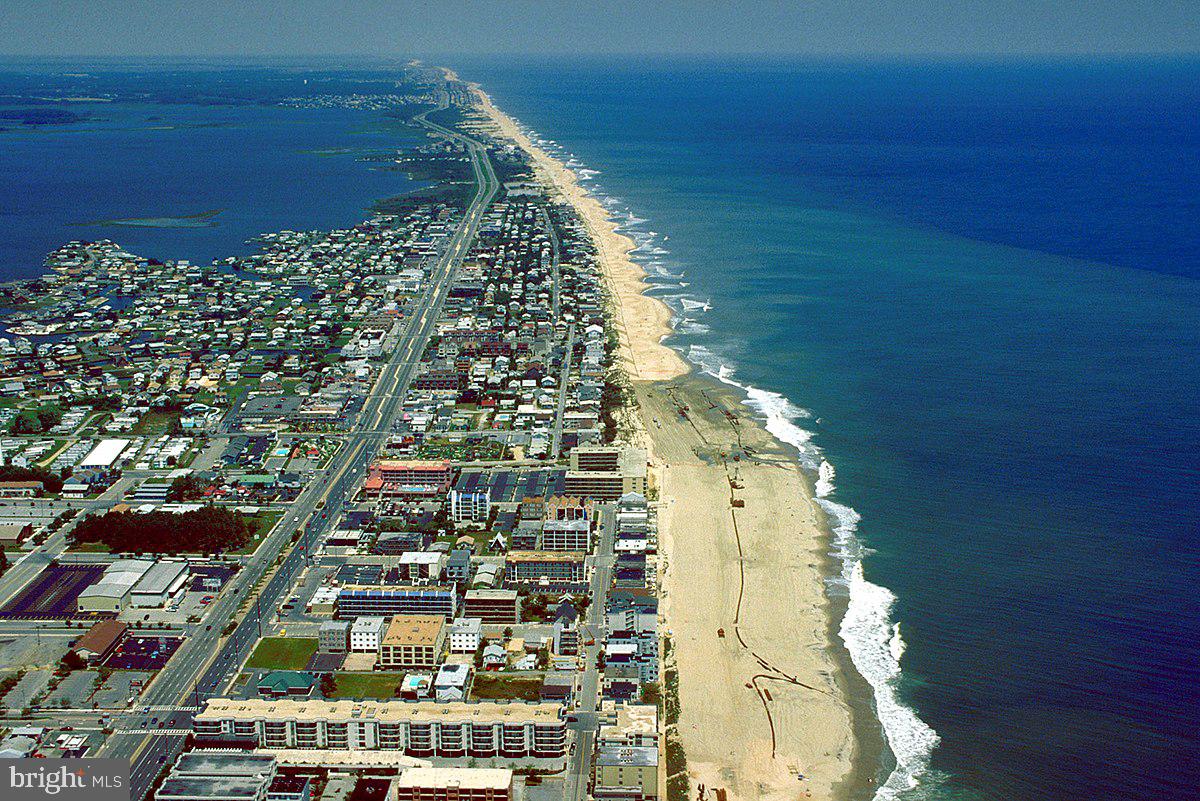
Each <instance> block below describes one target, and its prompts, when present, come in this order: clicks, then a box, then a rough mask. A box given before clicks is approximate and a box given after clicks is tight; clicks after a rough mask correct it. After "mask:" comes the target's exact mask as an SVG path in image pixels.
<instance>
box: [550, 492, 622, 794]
mask: <svg viewBox="0 0 1200 801" xmlns="http://www.w3.org/2000/svg"><path fill="white" fill-rule="evenodd" d="M597 508H598V509H599V510H600V542H599V543H598V544H597V546H596V556H595V558H594V559H593V561H592V587H591V596H592V602H591V604H590V605H589V606H588V608H587V614H586V616H585V618H584V621H583V625H582V626H581V631H580V639H581V641H582V642H583V643H585V645H584V646H583V654H584V670H583V675H582V676H580V678H579V692H578V694H577V696H576V701H575V703H576V708H575V711H574V713H573V714H574V715H575V717H576V718H577V720H576V721H575V722H571V723H568V724H567V726H568V728H570V729H572V730H574V731H575V750H574V751H573V752H572V753H571V755H570V757H569V759H568V761H567V773H566V780H565V781H564V782H563V801H584V799H586V798H587V796H588V782H589V781H590V780H591V776H592V753H593V752H594V751H595V749H596V733H597V728H598V726H599V722H600V721H599V718H600V716H599V714H598V711H599V708H600V671H599V670H598V669H597V667H596V663H597V660H598V659H599V657H600V651H601V645H600V644H601V643H602V642H603V641H604V609H605V607H607V606H608V590H609V588H610V587H611V586H612V578H613V567H614V565H615V564H616V557H615V556H614V555H613V543H614V542H615V541H616V537H617V534H616V531H617V511H616V507H615V506H614V505H613V504H603V505H600V506H598V507H597ZM589 640H591V641H592V642H593V643H594V644H593V645H586V643H587V642H588V641H589Z"/></svg>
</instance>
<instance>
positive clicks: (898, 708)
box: [531, 132, 938, 801]
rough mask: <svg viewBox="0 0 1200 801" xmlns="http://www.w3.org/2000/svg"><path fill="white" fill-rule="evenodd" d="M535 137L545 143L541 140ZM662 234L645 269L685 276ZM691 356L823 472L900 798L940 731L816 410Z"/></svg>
mask: <svg viewBox="0 0 1200 801" xmlns="http://www.w3.org/2000/svg"><path fill="white" fill-rule="evenodd" d="M531 133H532V132H531ZM531 138H535V137H533V136H531ZM535 140H536V141H539V143H541V142H542V140H540V139H536V138H535ZM544 144H545V145H546V146H547V147H549V148H551V149H558V143H557V142H555V141H554V140H550V139H547V140H544ZM575 170H576V174H577V175H578V176H579V177H580V179H582V180H591V179H592V178H594V177H595V176H596V175H598V174H599V171H598V170H592V169H589V168H586V167H584V166H582V164H579V166H577V167H575ZM592 192H593V197H596V199H597V200H599V202H600V203H601V205H603V206H604V208H605V209H607V210H608V211H609V212H610V213H612V214H613V215H614V217H618V218H619V217H620V216H621V215H622V214H624V215H627V219H628V220H629V221H630V222H632V221H633V220H636V221H637V223H635V224H641V223H644V222H646V220H642V219H640V218H638V217H636V215H634V214H633V213H632V212H631V211H630V210H629V209H628V207H627V206H625V204H624V203H622V202H621V201H620V200H619V199H617V198H615V197H612V196H610V195H607V194H604V193H602V192H600V191H599V187H598V186H596V185H595V184H593V185H592ZM656 238H657V235H653V233H652V235H650V236H647V237H646V239H645V241H644V242H639V243H638V246H637V247H636V248H635V249H634V250H633V251H632V254H633V255H634V257H635V258H636V259H638V260H639V261H641V262H642V263H643V267H645V268H646V269H647V270H652V271H653V272H655V273H657V274H659V275H660V276H662V277H667V278H674V279H679V278H682V277H683V272H682V271H679V273H678V275H673V274H671V273H669V272H667V271H665V270H663V269H662V268H661V261H660V259H659V258H658V257H660V256H666V255H669V253H670V251H668V250H667V249H666V248H664V247H662V246H661V245H659V244H654V240H655V239H656ZM661 239H662V241H666V240H667V239H668V237H667V236H666V235H663V236H662V237H661ZM647 257H649V258H647ZM684 286H686V284H684ZM679 300H680V303H681V304H682V305H683V307H684V308H685V309H689V307H690V310H696V309H701V308H703V309H705V310H707V309H709V308H711V304H709V302H708V301H703V302H701V301H697V300H694V299H691V298H682V297H681V298H679ZM674 322H675V324H676V325H678V326H679V327H680V330H681V331H686V330H687V329H688V327H692V328H691V330H690V331H687V332H688V333H703V332H707V330H708V327H707V326H705V325H704V324H702V323H698V322H696V321H695V320H694V319H692V318H690V317H687V316H686V315H681V314H676V315H675V316H674ZM701 328H702V329H703V331H701ZM685 355H686V356H687V358H688V360H689V361H692V362H693V363H695V364H696V365H697V366H699V368H700V369H701V370H703V371H704V372H706V373H708V374H710V375H712V376H714V377H715V378H717V379H718V380H719V381H722V382H724V383H726V384H729V385H731V386H735V387H738V388H740V389H741V390H742V391H744V392H745V393H746V399H745V404H746V405H747V406H748V407H750V408H751V409H753V410H754V411H755V412H757V413H758V414H759V415H760V416H761V417H762V418H763V420H764V424H765V426H766V429H767V431H769V432H770V433H771V434H772V435H774V436H775V437H776V438H778V439H779V440H780V441H782V442H786V443H788V444H790V445H792V446H793V447H795V448H796V450H797V452H798V454H799V457H800V462H801V464H803V465H804V466H805V467H806V468H807V469H809V470H814V471H816V473H817V482H816V494H817V503H818V504H819V505H820V506H821V508H822V509H823V510H824V511H825V514H826V515H827V516H828V518H829V520H830V525H831V528H832V530H833V538H834V541H833V554H834V556H835V557H836V558H837V559H838V561H839V562H840V563H841V572H840V575H839V576H835V577H833V578H832V579H831V583H834V584H837V585H841V586H842V587H844V589H845V592H846V593H847V595H848V599H849V600H848V603H847V608H846V614H845V616H844V617H843V619H842V621H841V625H840V626H839V629H838V634H839V636H840V637H841V638H842V642H843V643H845V645H846V649H847V651H849V653H850V659H851V661H852V662H853V663H854V666H855V668H856V669H857V670H858V672H859V673H860V674H861V675H862V676H863V678H864V679H866V681H867V683H868V684H870V686H871V688H872V691H873V693H874V698H875V709H876V714H877V716H878V718H879V720H880V723H881V725H882V727H883V732H884V736H885V738H886V739H887V742H888V746H889V748H890V749H891V751H892V753H893V755H894V756H895V758H896V767H895V768H894V769H893V770H892V773H891V775H889V776H888V778H887V781H885V782H884V784H882V785H881V786H880V787H879V788H878V789H877V790H876V792H875V801H895V800H896V799H899V798H900V797H901V796H902V795H903V794H904V793H905V792H906V791H909V790H912V789H913V788H915V787H917V786H918V784H919V783H920V780H921V777H922V776H923V775H925V774H926V773H927V772H928V770H929V758H930V755H931V753H932V752H933V749H934V748H935V747H936V746H937V743H938V735H937V733H936V732H935V731H934V730H933V729H931V728H930V727H929V726H928V725H926V724H925V722H924V721H922V720H921V719H920V718H919V717H918V716H917V714H916V712H915V711H913V710H912V709H911V708H910V707H908V706H906V705H904V703H903V702H902V701H901V699H900V696H899V692H898V689H897V684H898V682H899V679H900V676H901V669H900V660H901V658H902V657H903V654H904V640H903V639H902V638H901V636H900V623H899V622H898V621H894V620H893V619H892V607H893V605H894V604H895V600H896V598H895V596H894V595H893V594H892V592H891V591H890V590H888V589H887V588H886V587H882V586H880V585H878V584H873V583H872V582H870V581H868V580H867V579H866V577H865V576H864V574H863V563H862V559H863V557H864V555H866V554H867V553H868V551H867V550H866V549H865V548H864V547H863V545H862V543H861V542H860V541H859V540H858V537H857V531H858V523H859V520H860V519H861V518H860V517H859V514H858V512H856V511H855V510H854V509H852V508H850V507H849V506H846V505H844V504H840V503H838V502H837V501H835V500H833V499H832V497H831V496H832V495H833V494H834V493H835V491H836V485H835V483H834V480H835V477H836V471H835V470H834V467H833V465H832V464H831V463H830V462H829V461H828V460H827V459H825V458H824V456H823V454H822V452H821V449H820V448H819V447H818V446H817V445H816V444H815V443H814V442H813V433H812V432H811V431H808V430H806V429H804V428H803V427H801V426H800V425H799V424H798V421H800V420H805V419H811V417H812V415H811V414H810V413H809V412H808V411H807V410H805V409H802V408H800V407H799V406H797V405H796V404H794V403H792V402H791V401H790V400H788V399H787V398H786V397H784V396H783V395H782V394H780V393H778V392H771V391H769V390H764V389H759V388H757V387H754V386H751V385H749V384H742V383H739V382H738V381H736V380H734V377H733V376H734V367H733V365H732V364H731V363H730V362H729V360H727V359H725V358H724V357H722V356H721V355H719V354H717V353H716V352H714V351H712V350H710V349H709V348H707V347H705V346H703V345H698V344H692V345H690V346H689V347H688V350H687V353H686V354H685Z"/></svg>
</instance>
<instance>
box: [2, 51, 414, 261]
mask: <svg viewBox="0 0 1200 801" xmlns="http://www.w3.org/2000/svg"><path fill="white" fill-rule="evenodd" d="M184 66H185V65H179V64H174V65H171V66H169V67H166V66H162V65H157V66H154V65H152V66H141V65H138V66H137V67H136V68H135V66H133V65H124V64H121V63H108V64H103V65H86V66H82V65H71V64H65V63H62V62H51V63H49V64H47V63H43V62H34V63H26V62H0V115H3V114H4V113H5V112H9V113H20V112H22V111H28V110H30V109H31V108H32V109H34V110H37V109H39V108H40V107H39V106H36V105H31V104H30V103H29V102H28V100H27V98H28V97H30V96H35V97H36V96H37V95H38V94H39V93H41V92H44V87H47V86H48V87H51V88H53V89H56V90H62V91H65V92H69V91H71V89H72V88H73V86H74V84H73V83H71V81H72V77H71V76H73V75H75V74H80V75H84V74H86V75H87V76H88V77H87V78H86V80H85V78H83V77H80V78H76V79H74V80H75V81H76V82H78V83H79V84H80V88H79V89H78V90H77V91H78V92H79V93H81V94H83V95H87V94H90V93H93V92H97V90H103V91H105V92H106V93H110V92H112V91H114V90H118V89H119V90H120V92H121V93H122V94H121V96H119V100H118V102H72V103H67V104H51V105H49V108H52V109H65V110H66V111H68V112H71V113H75V114H77V115H78V116H80V117H82V119H80V120H78V121H75V122H70V123H65V124H46V125H28V124H23V123H22V122H21V121H20V120H19V119H6V118H3V117H0V280H11V279H13V278H31V277H34V276H37V275H39V274H40V273H42V272H43V268H42V262H43V260H44V259H45V257H46V254H47V253H49V252H50V251H51V250H53V249H54V248H56V247H58V246H59V245H61V244H63V243H64V242H67V241H70V240H72V239H102V238H106V239H111V240H113V241H115V242H117V243H119V244H120V245H121V246H123V247H124V248H125V249H126V250H128V251H130V252H132V253H136V254H138V255H140V256H146V257H148V258H154V259H159V260H164V259H188V260H190V261H191V262H193V263H196V264H208V263H209V262H210V261H211V260H212V259H215V258H224V257H226V256H233V255H240V254H246V253H250V252H253V249H254V248H253V246H250V245H247V244H246V240H247V239H249V238H251V237H254V236H258V235H259V234H263V233H267V232H270V231H277V230H282V229H285V228H290V229H293V230H296V229H299V230H310V229H331V228H337V227H346V226H350V225H354V224H355V223H357V222H360V221H362V220H363V219H365V218H366V217H367V216H368V211H367V207H368V206H370V204H371V202H372V201H373V200H375V199H378V198H382V197H391V196H395V195H399V194H403V193H404V192H407V191H410V190H412V189H415V188H418V187H420V186H422V185H423V184H422V183H420V182H415V181H411V180H409V179H408V178H407V177H406V176H405V175H404V174H403V173H401V172H396V171H392V170H381V169H373V167H374V166H376V165H373V164H371V163H368V162H364V161H360V160H359V159H360V158H361V157H366V156H371V155H373V154H377V153H381V152H388V151H392V152H395V151H396V150H398V149H400V148H403V147H407V146H411V145H412V144H414V143H418V142H420V141H422V140H423V135H422V134H421V133H420V132H419V131H417V130H415V129H411V128H407V127H404V126H401V125H397V124H395V123H394V122H393V121H391V120H389V119H387V118H386V117H385V116H384V115H383V114H382V113H379V112H372V111H366V110H360V109H355V108H290V107H283V106H278V105H271V102H272V101H274V100H275V99H277V98H278V97H280V96H287V95H288V94H289V92H295V93H297V94H299V91H300V89H301V84H300V81H301V79H300V78H299V77H297V74H296V72H295V71H293V70H273V69H269V68H265V67H247V68H242V69H238V70H232V69H229V68H228V67H225V68H214V67H205V66H188V67H186V68H183V67H184ZM309 74H312V73H309ZM317 74H318V75H321V76H322V77H325V78H328V77H329V76H328V75H327V74H325V73H317ZM335 74H336V73H335ZM355 77H356V79H357V78H358V77H359V76H355ZM355 88H356V89H357V90H358V91H370V89H365V90H364V89H363V87H362V85H356V86H355ZM331 91H338V88H337V87H331ZM135 94H139V95H144V96H145V97H146V99H145V100H134V101H133V102H129V101H127V100H126V99H125V96H126V95H135ZM230 97H232V98H233V101H234V102H230V100H229V98H230ZM214 211H215V212H219V213H217V214H216V215H215V216H213V217H212V218H211V220H199V221H196V220H191V221H189V220H187V219H186V218H189V217H193V216H194V215H201V214H204V213H206V212H214ZM164 218H173V219H169V220H167V225H165V226H164V225H162V221H163V219H164ZM113 221H136V222H122V223H114V222H113ZM142 221H146V222H142Z"/></svg>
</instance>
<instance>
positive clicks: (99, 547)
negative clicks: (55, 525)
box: [67, 542, 112, 553]
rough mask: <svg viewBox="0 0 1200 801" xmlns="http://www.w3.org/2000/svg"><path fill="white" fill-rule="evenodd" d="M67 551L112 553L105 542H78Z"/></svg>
mask: <svg viewBox="0 0 1200 801" xmlns="http://www.w3.org/2000/svg"><path fill="white" fill-rule="evenodd" d="M67 550H68V551H73V552H75V553H112V551H110V550H109V547H108V546H107V545H105V544H104V543H103V542H76V543H73V544H72V545H71V547H70V548H67Z"/></svg>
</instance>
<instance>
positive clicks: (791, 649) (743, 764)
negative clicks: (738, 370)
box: [447, 71, 885, 799]
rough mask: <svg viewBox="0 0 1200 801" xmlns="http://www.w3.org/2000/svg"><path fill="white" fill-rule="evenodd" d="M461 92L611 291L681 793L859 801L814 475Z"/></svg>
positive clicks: (859, 750)
mask: <svg viewBox="0 0 1200 801" xmlns="http://www.w3.org/2000/svg"><path fill="white" fill-rule="evenodd" d="M447 77H448V78H450V79H452V80H453V79H456V78H457V76H456V75H455V74H454V73H453V72H450V71H447ZM469 86H470V88H471V90H472V91H473V92H474V93H475V95H476V97H477V98H478V99H479V101H480V105H481V107H482V109H483V111H484V112H485V114H486V115H487V116H488V118H489V119H490V120H491V121H492V122H493V123H494V124H495V125H496V126H497V128H499V130H500V132H501V134H502V135H503V136H505V137H507V138H509V139H511V140H513V141H514V142H515V143H516V144H517V145H518V146H519V147H521V148H522V149H523V150H525V152H526V153H527V154H528V155H529V157H530V158H531V160H532V161H533V163H534V165H535V170H536V171H537V173H538V174H539V175H540V177H542V179H543V180H545V181H546V182H547V183H548V184H549V185H550V186H552V187H553V188H555V189H557V191H558V192H559V193H561V195H562V197H563V198H564V200H565V201H566V202H568V203H571V204H572V205H573V206H574V207H575V209H576V210H577V212H578V213H579V215H580V217H581V219H582V220H583V221H584V223H585V224H586V226H587V228H588V230H589V233H590V234H591V236H592V238H593V241H594V242H595V244H596V247H597V251H598V259H599V262H600V265H601V268H602V270H603V272H604V275H605V280H606V283H607V284H608V286H609V289H610V291H611V293H612V299H613V301H614V306H615V313H616V317H617V320H616V322H617V327H618V330H619V335H620V336H619V348H618V354H619V358H620V359H621V361H622V362H623V366H624V367H625V369H626V370H627V372H628V375H629V378H630V380H631V382H632V385H633V393H634V396H635V397H636V400H637V403H636V404H635V408H634V410H632V411H635V412H636V413H635V414H631V415H629V417H630V418H632V422H633V423H634V426H633V428H634V434H633V439H634V440H635V441H637V444H639V445H644V446H646V447H647V449H648V451H649V452H650V453H651V454H652V456H651V461H652V465H653V468H652V484H654V485H655V486H656V488H657V489H658V490H659V493H660V495H659V509H660V513H659V514H660V540H661V542H660V546H661V547H660V552H661V555H660V559H662V560H663V562H664V563H665V566H666V567H665V574H664V580H663V584H662V589H661V593H660V598H661V601H662V613H663V615H664V616H665V623H666V626H665V630H664V634H665V635H667V636H670V637H671V639H672V641H673V646H674V647H673V653H674V663H675V664H676V665H677V666H678V668H679V688H680V689H679V694H680V704H681V713H680V719H679V726H678V736H679V738H680V740H681V743H682V746H683V751H684V753H685V756H686V758H687V762H688V773H689V776H690V778H689V781H688V784H689V786H690V787H691V788H694V787H695V786H696V784H697V783H703V784H704V785H705V786H706V788H717V787H722V788H725V789H726V790H727V792H728V794H729V796H730V797H732V798H736V799H743V798H746V799H783V798H794V797H811V798H855V799H857V798H863V797H870V796H871V795H873V793H874V788H875V783H874V782H875V779H876V776H877V774H878V765H879V764H880V760H881V758H882V754H883V752H884V750H885V745H884V743H883V736H882V732H881V731H880V728H879V723H878V721H877V720H876V719H875V716H874V714H873V710H872V706H871V693H870V687H869V685H868V684H867V683H866V681H865V680H864V679H863V678H862V677H861V676H860V675H858V673H857V671H856V670H855V669H854V667H853V665H852V664H851V662H850V658H849V653H848V652H847V651H846V649H845V647H844V646H843V644H842V643H841V641H840V639H839V637H838V624H839V621H840V618H841V615H842V614H844V612H845V601H844V600H841V601H840V603H839V600H835V599H831V598H830V597H829V595H828V593H827V592H826V590H825V582H826V580H827V578H829V577H830V576H833V575H835V574H836V566H835V560H834V556H833V554H832V550H831V546H832V543H833V532H832V528H831V525H830V521H829V520H828V519H827V516H826V515H825V513H824V511H823V510H822V509H821V508H820V507H819V505H818V504H817V503H816V496H815V484H814V479H813V477H811V476H809V475H807V474H806V473H805V472H804V471H803V469H802V468H801V466H800V463H799V461H798V459H797V458H796V456H797V454H796V453H795V449H794V448H792V447H791V446H790V445H788V444H787V443H784V442H782V441H780V440H779V439H777V438H776V437H774V436H773V435H771V434H770V433H769V432H767V431H766V429H765V427H764V425H763V424H762V422H761V421H760V420H758V419H756V418H755V416H754V415H753V413H752V411H751V409H749V408H748V407H747V406H746V405H745V403H744V400H745V394H744V393H741V392H738V391H736V390H735V388H733V387H730V386H728V385H724V384H722V383H721V382H719V381H718V380H717V379H715V378H711V377H710V376H708V375H706V374H704V373H702V372H700V371H697V370H695V369H694V368H693V366H692V365H691V364H690V363H688V362H687V361H685V360H684V358H683V357H682V355H680V354H679V353H678V352H677V351H675V350H674V349H672V348H670V347H669V346H667V345H666V344H665V341H666V340H667V339H668V338H669V337H670V336H671V335H672V334H673V333H674V329H673V328H672V325H671V323H672V313H671V311H670V309H669V308H668V307H667V306H666V305H665V304H664V303H663V302H662V301H660V300H658V299H656V298H654V297H652V296H650V295H646V294H645V291H646V290H647V289H648V288H649V285H648V284H647V283H646V280H645V278H646V273H645V271H644V270H643V269H642V267H641V266H640V265H638V264H636V263H635V262H634V261H633V260H632V259H631V258H630V253H631V251H633V249H634V247H635V246H634V242H633V241H632V240H631V239H630V238H629V237H627V236H625V235H624V234H622V233H620V232H619V231H618V230H617V224H616V223H614V222H613V221H612V220H611V219H610V216H609V213H608V211H607V210H606V209H605V208H604V207H603V206H602V205H601V204H600V202H599V201H598V200H596V199H595V198H594V197H592V196H591V194H590V193H588V192H587V190H586V189H584V188H583V187H582V186H580V184H579V181H578V178H577V176H576V175H575V173H574V172H573V171H571V170H570V169H569V168H567V167H566V166H565V165H563V164H562V163H561V162H559V161H558V160H557V159H555V158H554V157H552V156H551V155H549V154H548V153H546V152H545V151H544V150H542V149H541V148H540V147H539V146H538V145H537V144H535V143H534V142H532V141H531V140H530V139H529V138H528V136H526V135H525V134H524V133H523V132H522V131H521V130H520V129H519V127H518V126H517V125H516V123H515V122H514V121H513V120H512V119H511V118H509V117H508V116H507V115H505V114H504V113H503V112H502V111H500V110H499V109H498V108H497V107H496V106H495V105H494V104H493V103H492V101H491V99H490V97H488V95H487V94H486V93H485V92H484V91H483V90H482V88H481V87H480V86H479V85H477V84H469ZM735 498H736V501H735ZM738 501H740V502H741V503H742V504H744V506H739V505H738V503H737V502H738ZM797 535H798V536H797ZM684 546H686V547H684ZM714 557H715V558H714ZM684 608H686V609H687V610H688V614H686V615H684V614H681V609H684ZM752 710H753V711H752ZM731 745H732V746H733V747H732V748H731V747H730V746H731ZM798 774H802V775H803V777H804V778H803V779H799V778H798Z"/></svg>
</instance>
